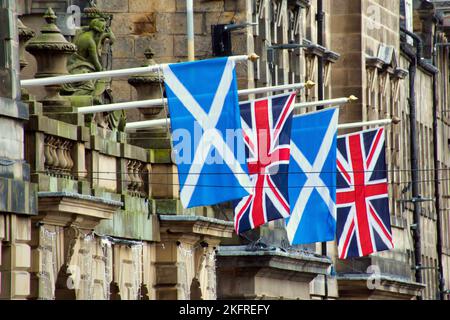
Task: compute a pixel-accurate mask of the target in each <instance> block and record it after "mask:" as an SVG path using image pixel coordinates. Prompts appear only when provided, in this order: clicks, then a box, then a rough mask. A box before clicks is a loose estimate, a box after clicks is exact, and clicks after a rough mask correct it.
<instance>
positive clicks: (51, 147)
mask: <svg viewBox="0 0 450 320" xmlns="http://www.w3.org/2000/svg"><path fill="white" fill-rule="evenodd" d="M73 145H74V143H73V142H72V141H70V140H64V139H62V138H59V137H54V136H49V135H47V136H45V139H44V164H45V168H46V170H47V171H48V172H49V173H51V174H55V175H62V176H70V175H71V172H72V168H73V166H74V161H73V159H72V155H71V151H72V147H73Z"/></svg>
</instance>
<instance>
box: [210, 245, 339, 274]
mask: <svg viewBox="0 0 450 320" xmlns="http://www.w3.org/2000/svg"><path fill="white" fill-rule="evenodd" d="M217 258H218V267H219V268H235V269H238V270H240V271H242V272H249V273H251V274H253V275H256V274H258V275H265V276H269V277H275V278H284V279H297V280H305V279H309V280H312V279H314V278H315V277H316V276H317V275H318V274H322V275H325V274H327V269H328V267H329V266H330V265H331V260H330V259H328V258H326V257H317V256H314V255H308V254H292V253H287V252H281V251H246V250H245V248H243V247H231V248H227V247H220V248H219V250H218V252H217Z"/></svg>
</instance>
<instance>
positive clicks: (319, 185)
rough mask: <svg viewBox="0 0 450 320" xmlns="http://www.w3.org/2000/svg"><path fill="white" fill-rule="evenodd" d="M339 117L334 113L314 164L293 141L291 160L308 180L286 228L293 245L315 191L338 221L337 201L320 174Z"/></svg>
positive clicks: (329, 149)
mask: <svg viewBox="0 0 450 320" xmlns="http://www.w3.org/2000/svg"><path fill="white" fill-rule="evenodd" d="M338 117H339V112H338V111H336V112H334V114H333V118H332V119H331V121H330V125H329V126H328V129H327V132H326V134H325V136H324V138H323V141H322V145H321V146H320V150H319V152H318V153H317V156H316V159H315V160H314V163H313V164H311V163H310V162H309V161H308V159H307V158H306V157H305V156H304V155H303V153H302V152H301V151H300V149H299V148H298V147H297V145H296V144H295V143H294V142H293V141H291V159H293V160H294V161H295V162H296V163H297V165H298V166H299V167H300V168H301V169H302V170H303V172H304V173H305V175H306V178H307V180H306V183H305V185H304V186H303V188H302V190H301V191H300V195H299V197H298V199H297V201H296V203H295V206H294V207H293V209H292V210H291V217H290V219H289V222H288V224H287V226H286V230H287V235H288V239H289V241H290V242H291V243H292V242H293V241H294V238H295V234H296V232H297V229H298V227H299V224H300V221H302V217H303V213H304V212H305V208H306V205H307V203H308V200H309V198H310V196H311V194H312V193H313V191H314V190H317V192H318V193H319V195H320V196H321V198H322V200H323V201H324V202H325V204H326V205H327V206H328V210H329V211H330V214H331V216H332V217H333V218H334V219H335V220H336V204H335V201H333V199H332V198H331V195H330V190H329V187H328V186H327V185H326V184H325V183H324V182H323V180H322V179H321V178H320V173H321V172H322V170H323V166H324V165H325V162H326V160H327V157H328V154H329V153H330V151H331V147H332V145H333V136H334V135H335V134H336V131H337V124H338Z"/></svg>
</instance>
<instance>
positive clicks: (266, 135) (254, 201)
mask: <svg viewBox="0 0 450 320" xmlns="http://www.w3.org/2000/svg"><path fill="white" fill-rule="evenodd" d="M294 100H295V93H290V94H282V95H277V96H273V97H269V98H263V99H259V100H254V101H249V102H244V103H241V104H240V108H241V122H242V129H243V131H244V140H245V144H246V156H247V166H248V170H249V174H250V179H251V181H252V187H253V192H252V194H251V195H250V196H248V197H245V198H243V199H242V200H241V201H237V202H235V204H234V205H235V208H234V212H235V215H234V223H235V229H236V232H237V233H238V234H242V233H244V232H246V231H249V230H251V229H255V228H257V227H259V226H261V225H263V224H265V223H267V222H269V221H274V220H278V219H283V218H287V217H289V215H290V207H289V193H288V172H289V159H290V151H291V147H290V142H291V127H292V114H293V110H294V103H293V102H294Z"/></svg>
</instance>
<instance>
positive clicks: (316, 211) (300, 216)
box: [286, 108, 339, 245]
mask: <svg viewBox="0 0 450 320" xmlns="http://www.w3.org/2000/svg"><path fill="white" fill-rule="evenodd" d="M338 118H339V109H337V108H333V109H327V110H324V111H319V112H314V113H308V114H306V115H302V116H297V117H294V120H293V123H292V137H291V161H290V165H289V200H290V205H291V216H290V217H289V218H288V219H286V231H287V234H288V238H289V242H290V243H291V245H300V244H310V243H315V242H325V241H332V240H334V239H335V234H336V152H337V151H336V140H337V125H338Z"/></svg>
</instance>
